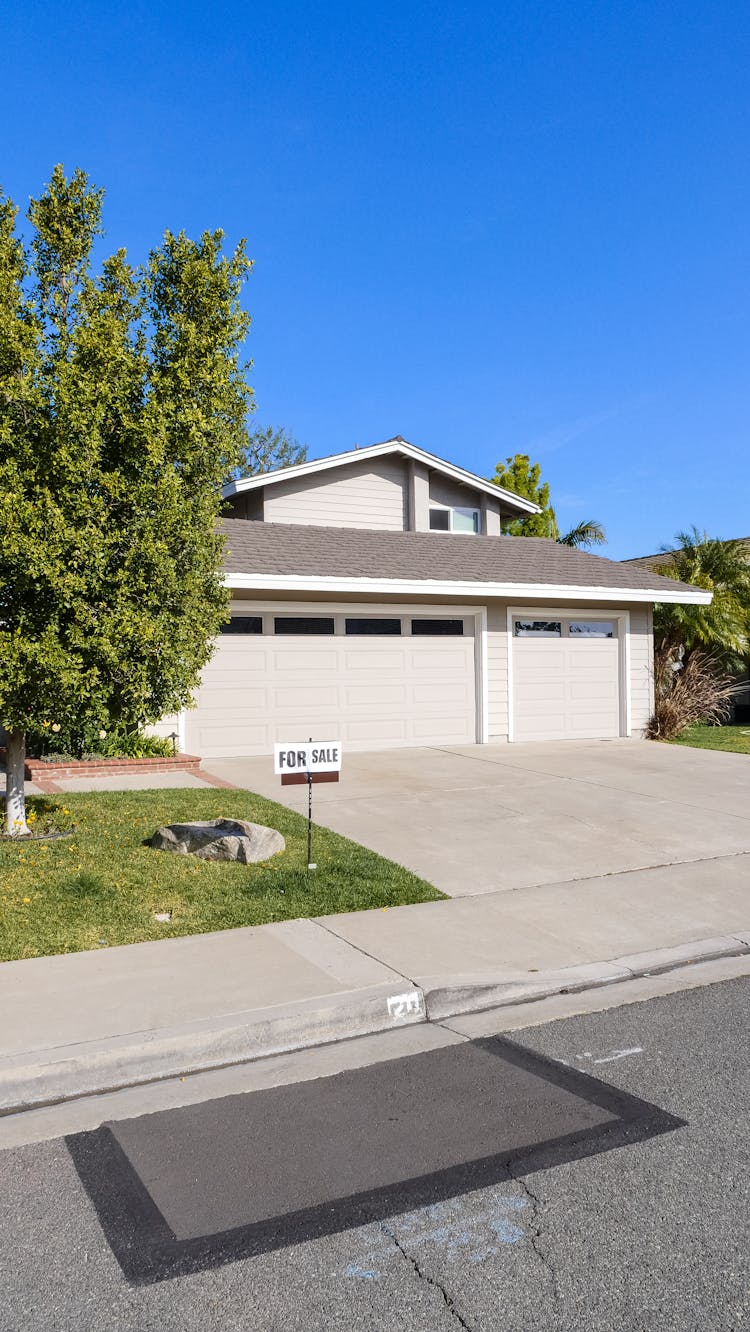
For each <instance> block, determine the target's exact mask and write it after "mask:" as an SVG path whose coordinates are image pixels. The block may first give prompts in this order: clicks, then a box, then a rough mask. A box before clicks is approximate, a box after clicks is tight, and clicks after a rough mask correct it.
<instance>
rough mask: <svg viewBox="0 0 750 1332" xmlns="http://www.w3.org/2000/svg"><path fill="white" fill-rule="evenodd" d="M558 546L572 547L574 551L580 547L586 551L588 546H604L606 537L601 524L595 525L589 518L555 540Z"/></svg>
mask: <svg viewBox="0 0 750 1332" xmlns="http://www.w3.org/2000/svg"><path fill="white" fill-rule="evenodd" d="M556 540H557V543H558V545H560V546H574V547H575V549H576V550H580V549H581V548H582V547H583V548H584V549H588V548H589V547H590V546H605V545H606V544H607V537H606V534H605V531H604V528H603V527H602V525H601V523H597V522H596V520H595V519H594V518H589V519H588V520H587V521H585V522H582V523H576V525H575V527H571V529H570V531H569V532H566V533H565V534H564V536H559V537H557V538H556Z"/></svg>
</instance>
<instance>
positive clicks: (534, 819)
mask: <svg viewBox="0 0 750 1332" xmlns="http://www.w3.org/2000/svg"><path fill="white" fill-rule="evenodd" d="M203 766H204V768H206V770H207V771H208V773H211V774H213V775H214V776H216V777H219V778H223V779H224V780H225V781H228V782H231V783H232V784H233V785H236V786H241V787H247V788H248V789H250V790H253V791H258V792H260V793H262V794H263V795H268V796H270V797H272V798H273V799H275V800H279V801H281V802H283V803H284V804H287V805H289V806H290V807H292V808H293V809H298V810H301V811H303V812H304V811H306V809H307V792H306V789H305V788H303V787H282V786H281V785H280V781H279V779H278V778H276V777H274V776H273V773H272V762H271V760H270V758H248V759H226V760H211V761H207V762H206V763H204V765H203ZM313 800H314V807H313V818H314V819H315V821H316V822H318V823H323V824H325V825H327V826H328V827H329V828H333V829H335V831H336V832H338V833H342V834H343V835H344V836H346V837H351V838H352V839H353V840H354V841H357V842H362V843H363V844H364V845H365V846H368V847H371V848H372V849H373V850H374V851H379V852H380V853H381V854H382V855H384V856H388V857H390V858H391V859H392V860H396V861H398V862H399V863H400V864H402V865H406V866H408V867H409V868H410V869H412V870H414V871H415V872H416V873H417V874H420V875H422V876H423V877H424V878H426V879H428V880H429V881H430V882H431V883H434V884H435V886H436V887H438V888H440V889H442V891H443V892H445V893H448V894H449V895H450V896H452V897H467V896H472V895H475V894H479V893H493V892H498V891H502V890H508V891H510V890H513V889H518V888H529V887H533V886H537V885H541V884H553V883H565V882H569V881H570V880H574V879H592V878H597V877H600V876H608V875H618V874H627V873H629V872H631V871H634V870H641V869H646V868H651V867H654V866H667V865H679V864H687V863H696V862H698V863H704V865H705V869H706V871H708V872H707V873H706V874H705V876H702V877H705V883H706V889H705V891H706V893H707V894H709V895H710V892H711V886H710V885H711V883H712V882H717V881H718V880H720V879H721V877H722V876H723V875H725V874H726V875H731V877H732V879H733V880H734V881H735V882H738V878H737V876H738V875H739V882H741V881H742V876H743V874H745V873H746V874H747V887H748V896H749V897H750V760H748V758H747V757H746V756H745V755H742V754H728V753H718V752H714V751H709V750H700V749H688V748H683V747H680V746H672V745H661V744H655V743H652V742H648V741H625V740H620V741H617V740H615V741H595V742H594V741H592V742H578V743H565V744H536V745H471V746H466V747H457V748H447V749H400V750H390V751H387V752H379V753H371V754H347V755H345V756H344V770H343V772H342V774H341V781H340V783H339V784H338V785H333V784H331V785H319V786H316V787H315V788H314V794H313ZM743 856H747V860H742V859H738V858H741V857H743ZM709 862H710V864H709ZM612 887H613V890H614V887H615V885H614V883H613V885H612Z"/></svg>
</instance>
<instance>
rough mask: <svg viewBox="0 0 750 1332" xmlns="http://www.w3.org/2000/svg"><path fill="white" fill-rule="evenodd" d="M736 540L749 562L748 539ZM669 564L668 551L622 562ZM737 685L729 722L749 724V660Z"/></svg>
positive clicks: (646, 565)
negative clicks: (744, 550)
mask: <svg viewBox="0 0 750 1332" xmlns="http://www.w3.org/2000/svg"><path fill="white" fill-rule="evenodd" d="M736 540H738V541H739V543H740V545H742V546H744V547H745V549H746V551H747V559H748V560H750V537H737V538H736ZM671 562H672V553H671V551H668V550H661V551H659V553H658V554H657V555H636V556H634V557H633V558H632V559H629V560H624V561H623V563H624V564H628V565H635V566H637V567H638V568H640V569H656V570H658V569H663V568H664V566H665V565H668V564H671ZM737 685H738V691H737V693H736V694H735V696H734V698H733V699H732V701H731V705H730V706H731V713H730V714H729V715H730V720H732V721H734V722H738V723H744V722H750V659H749V660H748V661H746V662H745V665H744V668H743V669H742V670H741V671H740V672H739V673H738V675H737Z"/></svg>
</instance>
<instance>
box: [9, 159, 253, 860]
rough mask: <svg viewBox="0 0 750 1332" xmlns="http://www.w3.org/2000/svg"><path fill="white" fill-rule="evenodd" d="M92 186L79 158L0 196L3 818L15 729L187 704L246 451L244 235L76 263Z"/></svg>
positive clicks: (14, 827) (94, 225)
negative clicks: (33, 184) (25, 199)
mask: <svg viewBox="0 0 750 1332" xmlns="http://www.w3.org/2000/svg"><path fill="white" fill-rule="evenodd" d="M102 203H103V192H102V191H101V190H99V189H96V188H94V186H93V185H92V184H91V183H90V181H89V180H88V177H87V176H86V174H85V173H84V172H83V171H80V170H77V171H75V172H74V173H73V175H72V176H70V177H66V175H65V172H64V171H63V168H62V167H60V166H58V167H56V168H55V170H54V172H53V174H52V179H51V181H50V183H49V185H48V186H47V187H46V189H45V190H44V192H43V193H42V195H41V196H40V197H39V198H38V199H32V201H31V205H30V208H29V211H28V214H27V216H28V220H29V222H30V224H31V240H30V244H29V245H25V244H24V242H23V240H22V239H21V236H20V235H19V234H18V232H17V229H16V221H17V210H16V208H15V207H14V205H13V203H12V202H11V200H10V199H8V198H7V197H5V196H3V195H0V723H2V725H3V727H4V728H5V731H6V734H7V739H6V744H7V783H6V826H7V830H8V831H9V832H11V833H19V834H22V833H24V832H25V831H26V830H27V828H26V822H25V811H24V802H23V762H24V754H25V733H26V731H27V730H29V729H31V728H33V729H34V730H39V729H41V728H44V727H45V726H61V727H63V728H68V727H70V728H76V727H77V728H79V729H80V728H81V727H82V726H84V725H86V726H97V725H99V726H101V727H102V728H104V729H109V728H110V727H112V726H114V725H133V724H141V723H144V722H152V721H155V720H157V719H158V718H159V717H160V716H162V715H163V714H164V713H165V712H171V711H173V710H175V709H177V708H180V707H182V706H184V705H185V704H186V703H188V702H189V700H190V696H191V691H192V690H193V689H194V688H195V686H196V684H197V682H198V679H199V676H200V672H201V669H202V668H203V666H204V665H205V663H206V661H207V660H208V657H209V656H210V652H211V642H212V639H213V638H214V636H215V635H216V634H217V632H218V630H219V627H220V625H221V623H222V621H223V620H225V619H226V614H227V593H226V591H225V588H224V586H223V579H222V567H221V566H222V542H221V540H220V538H219V537H218V535H217V534H216V530H215V523H216V518H217V515H218V513H219V511H220V508H221V486H222V482H223V481H224V480H225V478H226V477H227V476H228V475H229V474H230V473H231V472H232V470H233V469H234V468H235V467H236V466H237V465H238V463H239V461H240V458H241V457H242V451H243V449H244V448H245V447H246V444H247V431H246V425H245V421H246V414H247V411H248V409H249V408H251V407H252V390H251V389H250V388H249V386H248V384H247V382H246V377H245V376H246V370H247V366H246V365H244V364H243V363H242V361H241V346H242V343H243V340H244V338H245V336H246V334H247V331H248V327H249V319H248V316H247V315H246V314H245V313H244V312H243V310H242V309H241V306H240V293H241V289H242V285H243V283H244V280H245V278H246V277H247V274H248V272H249V270H250V268H251V264H250V261H249V260H248V259H247V257H246V254H245V249H244V244H240V245H239V246H238V247H237V248H236V249H235V250H234V252H233V253H231V254H228V255H227V254H225V253H224V251H223V248H222V239H223V238H222V233H221V232H220V231H215V232H206V233H204V234H203V235H202V236H201V237H200V238H199V239H198V240H191V239H190V238H188V237H187V236H186V235H184V234H183V233H180V234H177V235H176V234H173V233H172V232H170V231H167V232H166V233H165V234H164V237H163V239H162V242H161V244H160V245H158V246H157V247H156V248H155V249H154V250H153V251H152V252H151V254H150V255H149V258H148V261H147V262H146V263H145V264H144V265H143V266H141V267H133V266H132V265H131V264H129V263H128V260H127V257H126V254H125V252H124V251H123V250H118V251H117V252H116V253H115V254H113V255H111V256H110V257H109V258H106V259H104V261H103V262H102V264H101V266H100V268H99V271H98V272H94V271H93V269H92V250H93V247H94V245H95V242H96V240H97V237H98V236H100V235H101V216H102Z"/></svg>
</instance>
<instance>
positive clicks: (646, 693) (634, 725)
mask: <svg viewBox="0 0 750 1332" xmlns="http://www.w3.org/2000/svg"><path fill="white" fill-rule="evenodd" d="M630 709H631V712H630V724H631V729H632V733H633V735H634V736H639V735H643V733H644V731H645V729H646V727H647V725H648V720H649V717H650V716H651V713H652V712H653V710H654V632H653V616H652V611H651V607H650V606H633V607H632V609H631V611H630Z"/></svg>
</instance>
